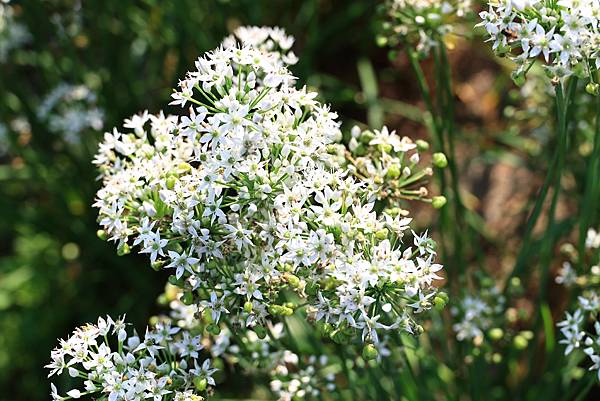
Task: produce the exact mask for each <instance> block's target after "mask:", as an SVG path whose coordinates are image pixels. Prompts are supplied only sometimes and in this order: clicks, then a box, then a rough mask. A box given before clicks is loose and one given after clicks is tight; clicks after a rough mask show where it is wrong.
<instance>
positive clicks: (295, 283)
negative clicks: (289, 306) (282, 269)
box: [283, 273, 300, 288]
mask: <svg viewBox="0 0 600 401" xmlns="http://www.w3.org/2000/svg"><path fill="white" fill-rule="evenodd" d="M283 278H284V280H285V281H287V283H288V284H289V285H290V287H292V288H298V287H300V279H299V278H298V276H295V275H293V274H292V273H285V274H284V275H283Z"/></svg>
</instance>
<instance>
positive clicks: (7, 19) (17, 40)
mask: <svg viewBox="0 0 600 401" xmlns="http://www.w3.org/2000/svg"><path fill="white" fill-rule="evenodd" d="M8 3H9V2H8V1H2V2H0V63H3V62H5V61H6V60H7V58H8V55H9V53H10V52H11V51H12V50H14V49H18V48H20V47H22V46H23V45H25V44H27V43H28V42H29V41H30V40H31V34H30V33H29V31H28V30H27V27H26V26H25V25H23V24H21V23H19V22H17V20H16V18H15V11H14V9H13V7H12V6H11V5H10V4H8Z"/></svg>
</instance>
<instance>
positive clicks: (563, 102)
mask: <svg viewBox="0 0 600 401" xmlns="http://www.w3.org/2000/svg"><path fill="white" fill-rule="evenodd" d="M576 85H577V79H576V78H571V80H570V82H569V90H568V98H567V99H565V96H564V93H563V87H562V84H560V83H559V84H557V85H556V88H555V90H556V113H557V131H558V132H557V140H558V150H557V151H556V152H555V153H554V158H553V160H552V163H551V165H550V169H549V171H548V174H547V175H546V178H545V180H544V183H543V184H542V188H541V189H540V192H539V193H538V195H537V199H536V202H535V204H534V207H533V212H532V213H531V217H530V218H529V220H528V221H527V226H526V227H525V233H524V235H523V244H522V245H521V249H519V253H518V255H517V260H516V262H515V266H514V268H513V271H512V272H511V275H510V277H515V276H520V275H521V274H522V273H523V269H524V268H525V265H526V263H527V261H528V257H529V252H530V248H531V243H532V234H533V229H534V227H535V225H536V223H537V221H538V219H539V218H540V215H541V213H542V209H543V206H544V202H545V200H546V197H547V196H548V191H549V189H550V186H551V185H552V184H553V183H554V185H555V186H556V188H555V194H556V196H558V193H557V192H558V190H559V188H558V187H560V181H558V185H557V183H556V181H557V179H558V180H560V177H561V174H562V171H561V170H562V166H563V165H564V157H565V154H566V153H565V152H566V145H567V113H568V106H569V102H570V100H571V99H572V98H573V96H574V94H575V87H576ZM550 219H551V220H553V219H554V216H551V217H550Z"/></svg>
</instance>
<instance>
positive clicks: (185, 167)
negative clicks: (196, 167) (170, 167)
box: [177, 162, 192, 174]
mask: <svg viewBox="0 0 600 401" xmlns="http://www.w3.org/2000/svg"><path fill="white" fill-rule="evenodd" d="M191 169H192V166H190V165H189V164H188V163H186V162H182V163H179V165H178V166H177V173H178V174H185V173H187V172H188V171H190V170H191Z"/></svg>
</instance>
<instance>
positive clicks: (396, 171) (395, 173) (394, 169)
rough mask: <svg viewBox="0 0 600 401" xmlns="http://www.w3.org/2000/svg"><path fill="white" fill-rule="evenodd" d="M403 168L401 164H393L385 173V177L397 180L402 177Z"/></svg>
mask: <svg viewBox="0 0 600 401" xmlns="http://www.w3.org/2000/svg"><path fill="white" fill-rule="evenodd" d="M401 170H402V169H401V167H400V165H399V164H392V165H391V166H389V167H388V169H387V172H386V173H385V176H386V177H387V178H391V179H395V178H398V177H400V173H401V172H402V171H401Z"/></svg>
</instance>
